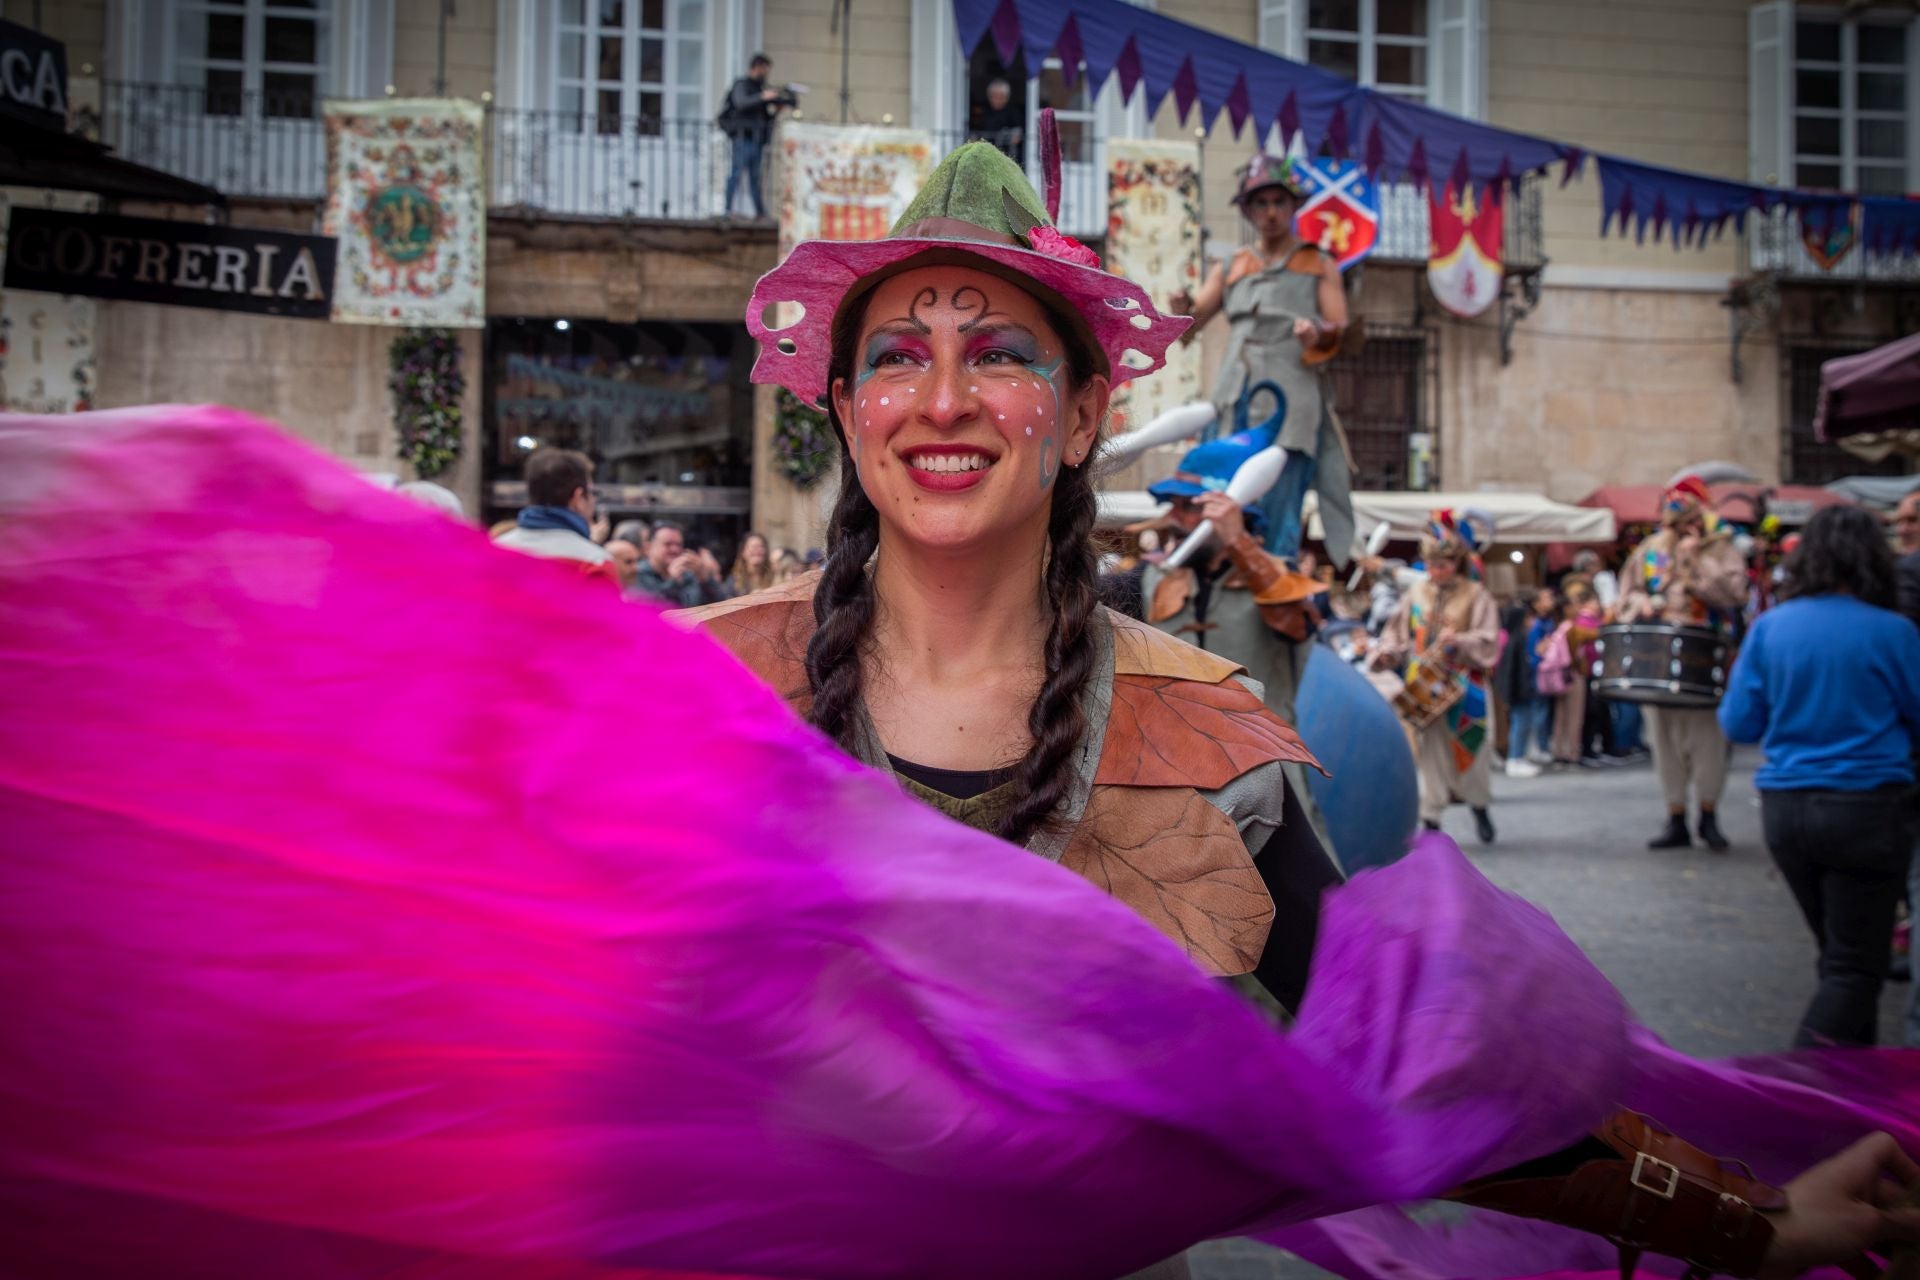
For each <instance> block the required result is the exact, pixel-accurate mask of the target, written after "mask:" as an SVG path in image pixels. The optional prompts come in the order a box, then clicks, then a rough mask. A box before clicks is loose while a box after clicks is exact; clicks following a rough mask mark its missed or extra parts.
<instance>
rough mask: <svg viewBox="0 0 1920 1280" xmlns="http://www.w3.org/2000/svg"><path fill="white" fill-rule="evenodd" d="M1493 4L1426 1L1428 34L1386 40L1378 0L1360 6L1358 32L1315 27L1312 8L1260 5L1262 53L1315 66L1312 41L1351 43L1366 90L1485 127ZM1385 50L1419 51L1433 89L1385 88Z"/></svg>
mask: <svg viewBox="0 0 1920 1280" xmlns="http://www.w3.org/2000/svg"><path fill="white" fill-rule="evenodd" d="M1488 3H1489V0H1426V34H1425V35H1420V36H1401V35H1393V34H1382V33H1381V32H1380V30H1379V4H1378V0H1358V5H1357V8H1358V11H1359V12H1358V22H1359V29H1358V30H1356V31H1344V30H1337V29H1333V28H1323V27H1312V26H1309V25H1308V14H1307V10H1308V6H1309V0H1256V2H1255V5H1254V15H1255V24H1256V38H1257V39H1258V41H1259V44H1260V47H1261V48H1263V49H1267V50H1269V51H1271V52H1273V53H1277V54H1279V55H1280V56H1281V57H1283V58H1290V59H1292V60H1293V61H1295V62H1305V63H1308V64H1310V65H1311V64H1312V59H1311V56H1310V48H1311V46H1310V43H1309V42H1310V41H1340V42H1346V43H1350V44H1352V45H1353V46H1354V47H1355V65H1356V70H1358V72H1359V75H1358V77H1357V80H1358V82H1359V83H1361V84H1363V85H1367V86H1369V87H1371V88H1374V89H1377V90H1379V91H1380V92H1382V93H1386V94H1390V95H1392V96H1394V97H1396V98H1401V99H1405V100H1407V101H1411V102H1420V103H1423V104H1425V105H1427V106H1430V107H1433V108H1435V109H1436V110H1440V111H1447V112H1450V113H1452V114H1455V115H1459V116H1461V117H1463V118H1465V119H1468V120H1484V119H1485V118H1486V114H1487V49H1488V38H1487V8H1488ZM1383 46H1386V47H1395V48H1415V49H1419V50H1420V51H1421V53H1422V55H1423V58H1424V61H1425V84H1424V85H1423V86H1419V87H1415V86H1412V85H1398V84H1395V85H1383V84H1380V83H1379V69H1380V68H1379V61H1380V57H1379V54H1380V49H1381V48H1382V47H1383Z"/></svg>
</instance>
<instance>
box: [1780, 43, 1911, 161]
mask: <svg viewBox="0 0 1920 1280" xmlns="http://www.w3.org/2000/svg"><path fill="white" fill-rule="evenodd" d="M1792 21H1793V26H1794V33H1793V34H1794V43H1793V59H1792V63H1791V66H1792V71H1793V76H1792V80H1791V86H1792V96H1791V101H1790V103H1789V108H1788V113H1787V114H1788V127H1789V129H1790V134H1789V138H1788V143H1789V146H1790V147H1791V150H1790V151H1789V153H1788V154H1789V156H1790V158H1791V159H1792V162H1793V184H1794V185H1796V186H1808V185H1811V184H1810V183H1809V182H1808V180H1807V179H1806V178H1804V177H1803V176H1802V173H1801V170H1802V168H1803V167H1805V166H1812V165H1820V166H1823V167H1829V168H1835V169H1838V170H1839V178H1840V181H1839V183H1838V184H1837V185H1836V186H1835V187H1832V188H1827V187H1815V188H1814V189H1816V190H1829V189H1831V190H1838V191H1847V192H1860V191H1862V189H1863V188H1862V186H1861V182H1860V174H1861V170H1862V169H1863V168H1865V169H1868V170H1877V171H1882V172H1894V173H1896V174H1897V175H1898V177H1897V179H1896V181H1895V183H1894V186H1893V188H1892V193H1899V192H1904V191H1907V190H1911V189H1912V187H1913V186H1914V185H1915V183H1914V169H1915V166H1914V159H1913V157H1914V151H1915V139H1914V126H1915V115H1916V112H1915V109H1914V91H1913V88H1912V76H1913V75H1914V73H1915V71H1916V68H1915V67H1914V65H1913V62H1914V53H1913V50H1914V43H1915V40H1914V29H1913V28H1914V19H1913V17H1912V16H1911V15H1908V16H1907V17H1906V18H1905V19H1904V20H1902V19H1901V18H1900V17H1899V16H1898V15H1897V14H1893V13H1878V14H1877V13H1874V12H1871V11H1870V12H1867V13H1862V14H1846V13H1844V12H1842V11H1839V10H1824V9H1809V8H1802V7H1796V8H1795V9H1794V10H1793V13H1792ZM1805 24H1817V25H1821V26H1830V27H1834V28H1836V29H1837V33H1838V35H1839V38H1840V48H1839V53H1840V56H1839V59H1838V60H1837V61H1836V60H1832V59H1826V58H1809V57H1806V56H1804V55H1803V53H1802V51H1801V47H1800V27H1801V26H1802V25H1805ZM1863 27H1879V28H1883V29H1887V30H1891V31H1896V32H1898V33H1899V35H1900V43H1901V44H1902V46H1903V47H1902V50H1901V54H1902V59H1903V61H1902V62H1901V63H1900V64H1898V65H1896V64H1892V63H1884V62H1872V63H1863V62H1862V61H1861V60H1860V31H1861V29H1862V28H1863ZM1809 71H1811V72H1820V73H1830V74H1833V75H1836V76H1838V78H1839V83H1840V105H1839V106H1838V107H1811V106H1804V105H1802V103H1801V101H1800V76H1801V74H1802V73H1803V72H1809ZM1863 73H1865V74H1875V73H1881V74H1896V75H1899V76H1901V77H1902V78H1903V81H1904V82H1905V83H1906V84H1907V86H1908V93H1907V101H1906V102H1905V103H1904V104H1902V106H1901V107H1900V109H1898V110H1888V109H1881V108H1865V107H1862V106H1860V102H1859V88H1860V76H1861V75H1862V74H1863ZM1802 118H1805V119H1809V120H1834V121H1837V122H1838V123H1839V152H1838V154H1832V153H1821V152H1807V151H1803V150H1802V149H1801V147H1800V121H1801V120H1802ZM1870 121H1881V122H1892V123H1896V124H1899V125H1900V126H1901V128H1902V130H1903V138H1902V142H1903V144H1904V145H1903V151H1904V154H1903V155H1901V156H1900V157H1899V158H1898V159H1897V160H1887V159H1884V158H1881V157H1872V158H1868V159H1866V160H1864V161H1863V160H1862V158H1861V156H1860V146H1859V136H1860V127H1861V125H1862V123H1864V122H1870ZM1872 194H1889V192H1884V191H1879V190H1876V191H1875V192H1873V193H1872Z"/></svg>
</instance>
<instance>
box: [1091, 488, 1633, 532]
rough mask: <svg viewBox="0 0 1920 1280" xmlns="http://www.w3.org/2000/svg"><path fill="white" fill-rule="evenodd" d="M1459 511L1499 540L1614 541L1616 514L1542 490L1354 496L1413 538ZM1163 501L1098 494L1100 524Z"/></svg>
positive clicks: (1310, 514) (1363, 522)
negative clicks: (1430, 520) (1482, 518)
mask: <svg viewBox="0 0 1920 1280" xmlns="http://www.w3.org/2000/svg"><path fill="white" fill-rule="evenodd" d="M1317 505H1318V504H1317V503H1316V501H1315V495H1313V494H1311V493H1310V494H1308V495H1307V503H1306V508H1305V515H1306V521H1307V536H1308V537H1310V538H1324V537H1325V536H1326V534H1325V532H1324V531H1323V530H1322V529H1321V527H1320V514H1319V512H1318V510H1317V509H1316V508H1317ZM1440 507H1452V508H1453V509H1454V510H1455V511H1468V510H1476V511H1484V512H1486V513H1487V514H1488V515H1490V516H1492V517H1493V522H1494V530H1495V532H1494V538H1493V540H1494V541H1495V542H1498V543H1504V544H1509V545H1512V544H1517V543H1547V542H1612V541H1613V539H1614V521H1613V513H1612V512H1610V511H1607V510H1604V509H1603V510H1594V509H1591V508H1587V507H1570V506H1568V505H1567V504H1566V503H1564V502H1554V501H1553V500H1552V499H1550V498H1547V497H1545V496H1544V495H1542V494H1538V493H1426V492H1412V493H1392V492H1386V491H1373V492H1365V491H1363V492H1360V493H1356V494H1354V495H1353V519H1354V524H1355V526H1356V527H1357V528H1360V529H1371V528H1373V527H1374V526H1375V525H1378V524H1384V525H1386V526H1387V527H1388V529H1389V530H1391V533H1390V535H1389V536H1391V537H1392V538H1393V539H1394V540H1395V541H1398V542H1409V541H1412V540H1414V539H1416V538H1418V537H1419V536H1420V535H1421V534H1422V533H1424V532H1425V531H1426V527H1427V517H1428V516H1429V515H1431V514H1432V513H1433V512H1434V511H1435V510H1436V509H1437V508H1440ZM1164 509H1165V507H1164V506H1163V504H1161V503H1158V502H1156V501H1154V500H1153V498H1152V497H1151V496H1149V495H1148V494H1146V493H1145V492H1143V491H1141V490H1138V489H1122V490H1113V491H1108V492H1104V493H1102V494H1101V495H1100V523H1101V524H1102V525H1107V526H1113V525H1122V524H1133V523H1135V522H1136V521H1140V520H1147V519H1151V518H1152V517H1153V516H1154V515H1155V514H1156V513H1157V512H1160V511H1162V510H1164Z"/></svg>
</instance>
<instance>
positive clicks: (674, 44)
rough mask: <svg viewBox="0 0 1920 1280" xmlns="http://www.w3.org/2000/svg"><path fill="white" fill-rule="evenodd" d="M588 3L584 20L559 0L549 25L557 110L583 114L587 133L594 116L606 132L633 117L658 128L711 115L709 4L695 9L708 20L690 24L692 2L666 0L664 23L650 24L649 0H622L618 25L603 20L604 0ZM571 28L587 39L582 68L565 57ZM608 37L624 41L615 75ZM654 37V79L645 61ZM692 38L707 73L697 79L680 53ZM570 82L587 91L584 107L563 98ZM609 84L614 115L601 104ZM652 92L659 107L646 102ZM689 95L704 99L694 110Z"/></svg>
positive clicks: (549, 86)
mask: <svg viewBox="0 0 1920 1280" xmlns="http://www.w3.org/2000/svg"><path fill="white" fill-rule="evenodd" d="M580 9H581V20H580V21H579V22H577V23H575V22H570V21H568V19H567V4H566V0H556V2H555V3H554V4H553V6H552V9H551V13H552V15H553V16H552V22H551V24H550V25H549V28H548V29H549V33H550V36H551V40H550V43H549V45H548V54H547V57H546V64H547V65H546V74H545V76H544V80H545V82H546V98H547V106H548V108H549V109H550V110H552V111H553V112H554V113H555V115H556V118H559V119H561V120H566V119H569V118H573V117H578V118H579V122H580V123H579V127H578V129H577V130H576V131H577V132H581V133H586V132H588V131H589V130H588V126H587V122H588V121H589V120H591V121H594V122H595V124H594V127H593V131H594V132H597V133H599V134H601V135H602V136H605V135H608V134H615V133H621V132H624V131H625V126H626V122H628V121H633V122H634V124H635V126H636V128H637V129H638V130H639V132H641V133H645V134H653V135H658V134H660V133H663V132H664V131H665V130H666V129H667V126H668V122H669V121H672V122H676V123H678V122H680V121H682V120H683V119H695V120H698V119H703V118H704V117H705V115H706V114H707V113H706V110H705V103H706V102H707V100H708V96H709V86H708V84H707V81H708V80H709V79H710V78H711V77H710V75H709V63H710V56H709V55H710V52H711V51H710V50H709V49H708V47H707V44H708V30H707V28H708V23H707V21H706V20H705V17H704V8H702V7H700V6H694V9H693V11H694V12H695V13H696V14H699V15H700V16H701V17H702V21H700V22H699V23H697V24H696V25H694V26H692V27H690V28H689V27H683V26H682V23H681V19H682V18H683V17H684V16H685V15H686V12H687V9H688V6H687V5H686V4H684V3H683V2H682V0H660V20H661V23H662V25H661V26H658V27H649V26H646V25H645V21H646V19H645V9H646V0H622V3H621V6H620V12H621V19H620V25H619V26H618V27H612V26H608V25H606V24H605V23H604V22H603V21H602V20H601V10H600V0H581V5H580ZM569 36H573V37H578V38H579V39H580V41H581V54H582V62H581V64H580V68H579V72H578V73H577V74H573V73H571V72H570V70H569V68H568V67H566V66H565V65H564V63H563V50H564V49H565V47H566V43H567V38H568V37H569ZM608 39H617V40H619V41H620V66H619V71H618V79H608V78H607V77H606V76H605V75H604V74H602V72H601V69H600V53H601V47H602V44H603V42H604V41H606V40H608ZM649 40H657V41H659V43H660V74H659V78H658V79H652V80H649V79H646V78H645V74H644V73H645V65H644V61H643V49H644V47H645V42H646V41H649ZM686 45H691V46H693V48H694V65H695V66H696V67H697V68H699V72H698V74H699V79H698V80H697V81H694V82H692V83H685V82H682V81H681V79H680V78H679V67H680V54H681V51H682V46H686ZM569 89H572V90H577V91H578V92H579V93H580V106H579V109H578V111H575V110H574V109H572V108H570V107H568V106H567V105H565V104H564V102H563V95H564V94H565V92H566V91H567V90H569ZM609 92H611V93H612V94H613V95H614V102H615V106H616V109H615V111H614V112H613V113H612V114H611V115H608V114H607V113H605V112H602V111H601V110H600V104H601V100H602V95H603V94H606V93H609ZM649 95H651V96H653V97H655V98H657V100H658V102H659V104H660V109H659V110H658V111H654V112H649V111H645V110H642V106H643V104H644V103H645V102H646V100H647V98H648V96H649ZM688 102H693V103H695V104H697V107H696V110H695V112H694V115H693V116H691V117H688V116H687V115H686V113H685V111H684V110H683V108H684V106H685V105H686V104H687V103H688ZM609 124H611V128H609Z"/></svg>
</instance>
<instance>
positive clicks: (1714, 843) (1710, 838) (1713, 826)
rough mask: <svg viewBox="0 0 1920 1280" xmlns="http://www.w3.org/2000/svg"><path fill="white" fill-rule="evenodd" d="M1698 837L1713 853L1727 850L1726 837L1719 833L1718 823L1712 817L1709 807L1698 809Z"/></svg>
mask: <svg viewBox="0 0 1920 1280" xmlns="http://www.w3.org/2000/svg"><path fill="white" fill-rule="evenodd" d="M1700 839H1701V840H1702V841H1704V842H1705V843H1706V846H1707V848H1709V849H1711V850H1713V851H1714V852H1715V853H1725V852H1726V851H1727V838H1726V836H1724V835H1722V834H1721V833H1720V823H1719V822H1718V821H1717V820H1716V819H1715V818H1714V816H1713V810H1711V809H1702V810H1701V811H1700Z"/></svg>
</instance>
